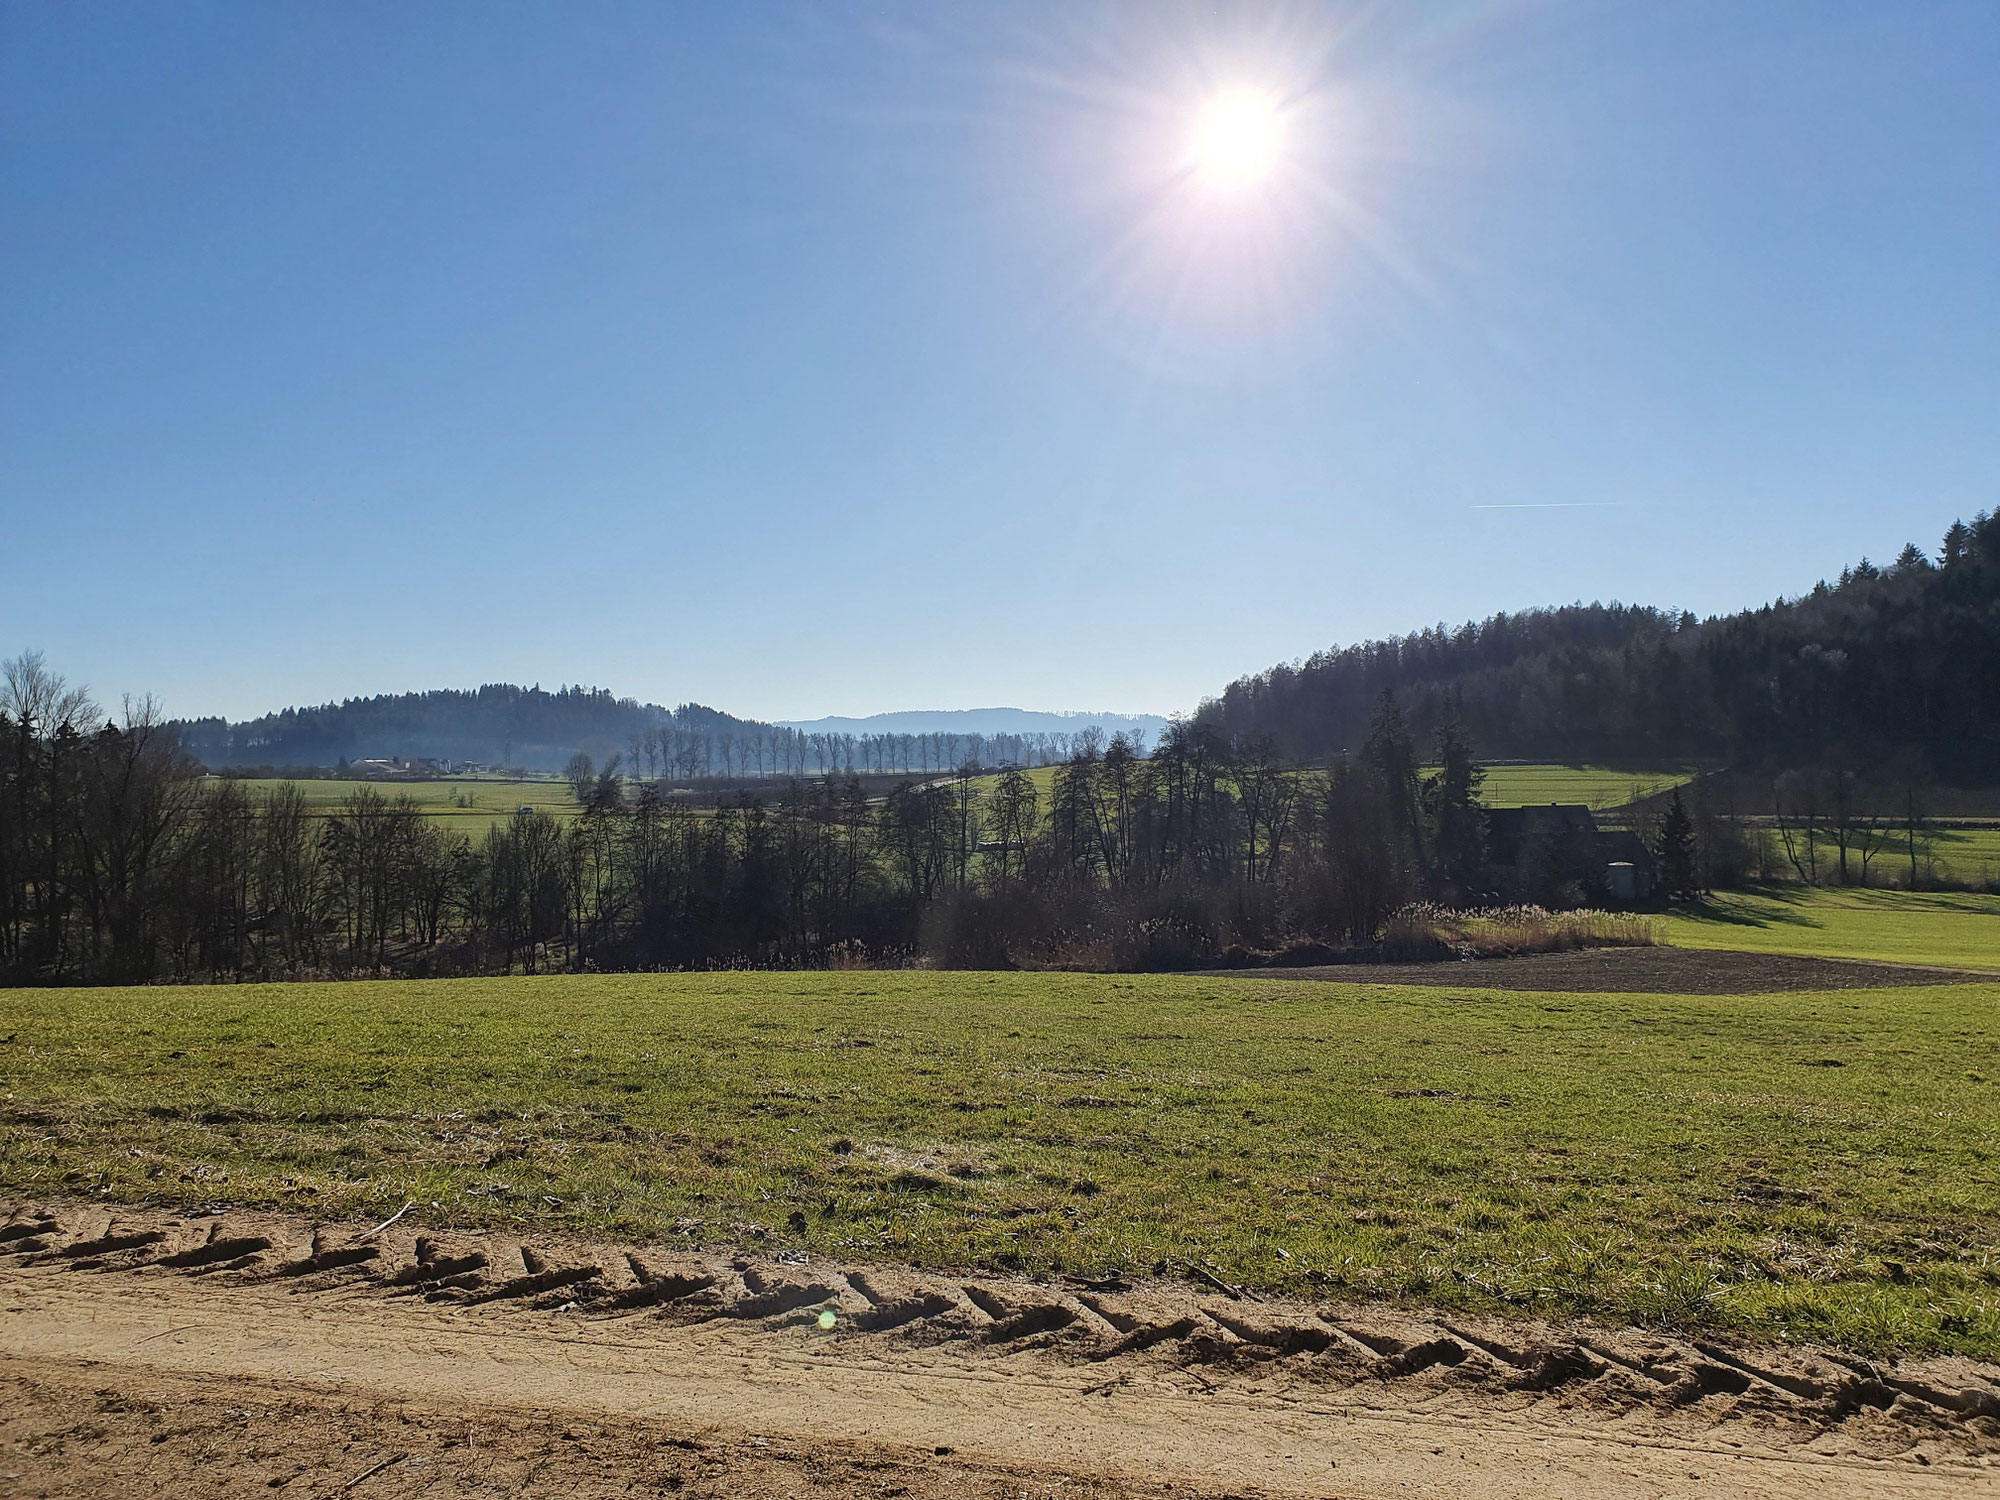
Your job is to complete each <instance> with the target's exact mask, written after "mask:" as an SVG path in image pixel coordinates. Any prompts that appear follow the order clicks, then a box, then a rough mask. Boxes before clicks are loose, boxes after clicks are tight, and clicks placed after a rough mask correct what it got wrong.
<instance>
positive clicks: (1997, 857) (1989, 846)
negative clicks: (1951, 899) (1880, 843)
mask: <svg viewBox="0 0 2000 1500" xmlns="http://www.w3.org/2000/svg"><path fill="white" fill-rule="evenodd" d="M1889 857H1890V856H1888V855H1883V856H1881V858H1882V859H1887V858H1889ZM1930 857H1931V859H1932V860H1933V861H1934V862H1935V863H1936V864H1937V866H1938V868H1939V869H1940V870H1941V872H1942V873H1944V874H1945V875H1948V876H1950V877H1951V878H1952V879H1954V880H1964V881H1974V880H1981V881H1995V882H2000V827H1987V828H1941V829H1939V830H1938V831H1937V833H1936V834H1935V835H1934V836H1933V838H1932V842H1931V847H1930Z"/></svg>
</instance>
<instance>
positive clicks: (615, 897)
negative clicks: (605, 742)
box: [0, 656, 1588, 983]
mask: <svg viewBox="0 0 2000 1500" xmlns="http://www.w3.org/2000/svg"><path fill="white" fill-rule="evenodd" d="M0 742H4V746H5V752H4V760H0V808H4V813H0V982H9V983H87V982H145V981H150V980H162V979H169V980H193V979H205V978H232V977H234V978H241V977H283V976H302V977H303V976H311V975H320V974H328V975H330V974H350V973H384V972H397V973H411V974H484V973H494V974H497V973H520V972H540V971H547V970H590V969H600V970H611V969H619V970H650V969H666V968H701V967H708V966H718V965H739V964H748V965H782V966H798V967H814V966H822V965H827V964H839V963H847V962H861V961H867V962H890V963H895V962H904V961H910V960H914V959H918V958H922V959H924V960H927V961H930V962H935V963H941V964H949V965H975V966H1005V965H1016V964H1035V965H1052V966H1057V965H1086V966H1090V967H1121V968H1135V967H1160V966H1170V965H1171V966H1180V965H1191V964H1199V963H1204V962H1208V961H1211V960H1213V959H1214V958H1215V957H1216V955H1218V954H1219V953H1221V952H1222V951H1223V950H1224V949H1225V948H1226V947H1228V946H1229V945H1231V944H1243V945H1247V946H1250V947H1258V948H1267V949H1268V948H1270V947H1273V946H1275V945H1282V944H1286V943H1299V942H1320V943H1349V942H1356V941H1363V942H1365V941H1367V940H1368V939H1369V938H1370V937H1371V936H1372V935H1373V934H1374V933H1375V932H1376V930H1377V929H1378V928H1379V927H1380V926H1381V924H1382V922H1383V921H1384V919H1385V918H1386V917H1387V915H1388V914H1389V913H1391V912H1393V911H1395V910H1396V909H1398V908H1399V907H1401V906H1402V905H1404V904H1406V903H1408V902H1410V901H1412V900H1419V899H1423V900H1433V901H1441V902H1464V901H1472V900H1478V899H1482V898H1483V897H1485V896H1486V895H1487V894H1488V886H1487V870H1486V847H1485V831H1484V830H1485V811H1484V808H1483V805H1482V803H1481V802H1480V799H1479V787H1480V771H1479V769H1478V767H1477V765H1476V764H1475V763H1474V761H1473V759H1472V748H1471V743H1470V741H1469V739H1467V737H1466V736H1465V735H1464V734H1463V732H1462V731H1461V730H1459V729H1458V728H1457V727H1456V726H1452V725H1446V726H1442V727H1440V728H1439V729H1438V730H1437V731H1435V732H1434V734H1433V735H1432V736H1431V737H1430V740H1429V743H1428V744H1427V745H1424V746H1420V745H1419V743H1418V741H1417V740H1416V738H1415V737H1414V736H1413V734H1412V733H1411V731H1410V729H1409V728H1408V727H1407V726H1406V725H1405V723H1404V722H1403V720H1402V718H1401V715H1400V714H1399V713H1398V712H1397V710H1396V709H1395V706H1394V705H1393V703H1385V704H1383V705H1382V706H1381V708H1380V711H1379V712H1378V714H1377V719H1376V723H1375V725H1374V728H1373V730H1372V732H1371V734H1370V736H1369V739H1368V741H1367V743H1366V744H1365V745H1364V746H1363V748H1362V750H1361V751H1360V752H1359V753H1358V754H1357V755H1355V756H1353V757H1351V758H1349V759H1347V760H1344V761H1341V762H1339V763H1337V764H1336V765H1335V766H1333V767H1332V768H1331V769H1330V770H1325V771H1308V770H1301V769H1299V768H1296V767H1293V766H1290V765H1287V764H1285V763H1283V762H1282V761H1280V760H1279V759H1278V757H1277V756H1276V754H1275V752H1274V750H1273V748H1272V746H1271V745H1270V744H1269V743H1268V742H1265V741H1252V740H1246V739H1240V738H1239V739H1231V738H1227V737H1224V736H1222V735H1220V734H1218V733H1216V732H1215V731H1214V730H1212V729H1210V728H1207V727H1204V726H1200V725H1195V724H1191V723H1180V724H1176V725H1174V726H1172V727H1171V728H1170V730H1169V732H1168V733H1167V734H1166V735H1165V736H1164V737H1163V740H1162V743H1161V744H1160V745H1159V746H1158V747H1157V749H1156V750H1155V751H1154V753H1153V754H1151V755H1150V756H1141V755H1139V754H1137V753H1136V752H1135V749H1134V747H1133V746H1132V745H1131V744H1130V743H1129V742H1127V741H1126V740H1124V739H1123V738H1121V737H1114V738H1113V739H1112V740H1111V741H1110V742H1109V743H1108V744H1104V745H1102V746H1100V745H1099V744H1097V743H1096V742H1095V741H1094V739H1092V738H1090V737H1088V736H1086V737H1084V738H1083V741H1082V743H1080V744H1078V745H1076V746H1075V747H1073V749H1072V751H1071V754H1070V755H1069V757H1068V758H1067V759H1065V760H1063V761H1062V762H1061V763H1059V764H1058V765H1057V766H1055V767H1054V769H1053V771H1052V772H1048V773H1042V774H1037V775H1031V774H1030V773H1029V772H1028V771H1026V770H1023V769H1021V768H1018V767H1016V768H1013V769H1010V770H1007V771H1005V772H1002V773H1000V774H999V775H997V776H983V777H982V776H976V775H974V774H972V773H971V771H970V770H969V769H967V768H963V767H962V768H959V769H957V770H954V771H951V772H948V773H945V774H941V775H934V776H929V777H912V778H907V779H904V780H902V781H901V782H899V783H898V784H897V785H896V786H895V787H894V788H893V789H891V790H890V791H889V792H888V793H887V794H886V795H871V794H870V792H869V791H868V790H866V789H865V788H864V786H863V783H862V781H861V780H860V778H859V777H857V776H851V775H845V774H832V773H830V774H825V775H821V776H817V777H793V778H789V779H786V780H784V781H783V782H781V783H779V784H778V785H777V786H776V787H775V788H774V790H773V792H772V793H771V794H770V795H768V796H766V795H757V794H753V793H749V792H745V793H742V794H739V795H738V796H736V797H735V798H734V799H733V800H732V801H730V802H729V803H728V804H727V805H725V806H723V807H721V808H719V809H714V810H710V809H704V808H697V807H695V806H693V805H691V804H690V803H689V802H688V801H687V800H684V799H680V798H677V797H675V796H674V795H672V794H671V792H669V791H668V790H666V789H665V788H664V787H663V786H662V785H661V784H660V783H659V782H658V781H657V780H646V779H643V778H640V779H634V778H631V777H628V776H626V775H625V774H624V773H623V770H622V768H621V767H620V766H618V765H615V764H614V765H607V766H604V767H601V768H595V769H592V770H590V771H589V773H588V774H585V773H584V768H582V767H581V766H579V767H577V768H576V772H577V774H576V776H575V778H574V780H573V783H572V784H573V788H574V791H575V795H576V802H577V807H576V810H575V813H574V815H573V816H571V817H568V818H561V817H556V816H552V815H550V814H549V813H546V812H541V811H533V810H523V811H521V812H518V813H516V814H515V815H514V816H513V817H511V818H510V819H507V820H505V821H504V822H500V823H498V824H496V825H495V826H494V827H493V828H492V829H491V830H490V831H488V832H486V833H484V834H483V835H481V836H480V837H478V838H468V837H466V836H465V835H463V834H458V833H453V832H450V831H448V830H447V829H446V828H445V827H444V826H443V825H442V824H440V823H438V822H435V821H432V820H430V819H427V818H426V817H425V816H424V815H423V813H422V812H421V810H420V809H419V807H418V806H417V805H416V804H415V803H414V802H412V801H411V800H410V799H409V798H407V797H406V796H400V795H396V794H394V792H393V789H390V788H382V787H377V786H375V785H372V784H366V783H363V784H357V785H356V786H355V787H354V789H353V790H352V791H351V792H350V793H349V794H348V795H347V796H346V797H345V798H343V799H341V800H340V801H338V802H337V803H333V804H330V805H328V804H319V805H315V804H313V803H311V802H310V801H308V799H307V798H306V796H305V795H304V794H303V793H302V792H301V791H300V790H299V788H297V787H296V786H293V785H281V786H279V787H277V788H275V789H274V790H271V791H269V792H268V793H262V794H259V793H253V792H252V791H250V790H248V789H247V788H246V787H245V786H244V785H243V784H242V783H241V782H237V781H231V780H227V779H221V778H214V777H209V776H205V775H203V774H202V773H201V771H200V768H199V767H198V765H197V764H196V763H195V762H194V760H193V759H192V758H191V757H190V756H188V755H187V754H186V753H185V751H184V750H183V749H182V748H181V747H180V745H179V743H178V739H177V735H176V733H175V731H174V729H173V727H172V726H171V725H170V724H167V723H166V722H164V721H163V720H162V719H161V718H160V716H159V714H158V712H157V710H156V709H155V708H154V707H153V706H152V705H151V704H150V703H146V702H140V703H137V704H132V703H128V704H127V705H126V707H125V710H124V712H123V713H122V714H121V715H119V716H118V717H117V718H115V719H106V718H105V716H104V715H103V714H102V713H101V712H100V711H99V710H98V709H97V708H96V706H95V705H94V704H92V703H91V702H90V700H89V698H88V695H86V694H83V693H81V692H80V691H78V690H76V689H74V688H71V687H70V686H68V685H67V684H66V683H64V681H63V680H62V679H61V678H60V677H59V676H57V675H55V674H54V673H52V672H50V671H49V670H48V669H47V667H46V666H45V665H44V664H43V663H42V661H41V660H40V658H38V657H35V656H26V657H22V658H17V659H16V660H14V661H12V662H9V663H6V664H5V666H4V671H0ZM1562 873H1563V872H1561V871H1554V870H1552V871H1551V872H1549V876H1550V879H1551V881H1552V882H1553V881H1556V880H1557V879H1558V877H1560V876H1561V875H1562ZM1583 873H1584V874H1586V875H1587V874H1588V871H1587V869H1586V870H1585V871H1583Z"/></svg>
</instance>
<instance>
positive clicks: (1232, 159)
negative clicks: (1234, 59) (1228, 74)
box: [1189, 88, 1281, 188]
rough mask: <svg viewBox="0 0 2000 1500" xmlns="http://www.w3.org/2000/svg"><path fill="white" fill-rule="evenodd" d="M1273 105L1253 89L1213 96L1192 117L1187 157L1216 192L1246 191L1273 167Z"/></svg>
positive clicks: (1275, 140)
mask: <svg viewBox="0 0 2000 1500" xmlns="http://www.w3.org/2000/svg"><path fill="white" fill-rule="evenodd" d="M1280 134H1281V132H1280V129H1279V121H1278V105H1277V101H1276V100H1274V99H1272V98H1271V96H1270V95H1268V94H1265V93H1263V92H1261V91H1259V90H1257V89H1246V88H1238V89H1230V90H1229V91H1228V92H1227V93H1223V94H1218V95H1216V96H1215V97H1214V98H1213V99H1211V100H1209V101H1208V103H1207V104H1206V105H1204V106H1203V107H1202V110H1201V113H1200V114H1198V115H1197V116H1195V122H1194V135H1193V138H1192V140H1191V141H1190V153H1189V154H1190V156H1191V158H1192V161H1193V164H1194V168H1195V171H1196V172H1198V173H1199V174H1200V175H1201V176H1202V177H1203V178H1204V179H1206V180H1207V181H1209V182H1211V183H1213V184H1215V185H1216V186H1217V187H1226V188H1237V187H1247V186H1249V185H1250V184H1252V183H1254V182H1258V181H1261V180H1262V179H1263V178H1265V177H1268V176H1269V175H1270V173H1271V169H1272V168H1273V167H1275V166H1277V164H1278V147H1279V136H1280Z"/></svg>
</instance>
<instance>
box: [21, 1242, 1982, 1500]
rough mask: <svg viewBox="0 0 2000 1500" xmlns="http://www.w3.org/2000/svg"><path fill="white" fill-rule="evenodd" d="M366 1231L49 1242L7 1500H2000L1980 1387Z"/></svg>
mask: <svg viewBox="0 0 2000 1500" xmlns="http://www.w3.org/2000/svg"><path fill="white" fill-rule="evenodd" d="M363 1227H364V1226H350V1225H339V1226H319V1227H315V1226H312V1225H309V1224H305V1223H302V1222H299V1221H291V1220H283V1219H279V1218H275V1217H270V1216H260V1215H251V1214H242V1215H239V1214H233V1213H232V1214H229V1215H227V1216H224V1217H220V1218H202V1217H194V1218H185V1219H180V1218H172V1217H169V1216H167V1215H162V1214H148V1213H144V1212H131V1213H126V1212H122V1211H121V1212H120V1213H118V1214H117V1215H116V1216H115V1217H114V1216H113V1215H112V1214H109V1213H107V1212H105V1211H103V1210H93V1209H88V1208H77V1207H73V1206H68V1205H56V1206H54V1207H53V1210H52V1211H23V1212H21V1213H18V1214H16V1215H15V1216H14V1217H13V1218H12V1219H11V1220H10V1221H9V1222H8V1223H7V1225H6V1227H5V1228H4V1229H0V1236H5V1238H0V1494H4V1495H16V1494H18V1495H64V1496H67V1495H77V1496H82V1495H85V1494H93V1495H94V1494H103V1493H133V1494H145V1493H154V1492H158V1493H169V1492H171V1493H175V1494H184V1493H190V1492H193V1490H191V1488H190V1487H191V1486H192V1487H194V1488H196V1489H199V1491H200V1492H201V1493H216V1494H233V1493H241V1494H245V1495H247V1494H250V1493H253V1492H256V1493H264V1494H269V1493H272V1492H273V1491H283V1492H284V1493H286V1494H288V1495H298V1494H311V1495H321V1496H327V1495H337V1494H346V1493H351V1494H357V1495H361V1496H364V1497H373V1496H394V1495H418V1494H440V1495H442V1494H453V1495H500V1494H534V1495H544V1494H546V1495H570V1494H580V1495H597V1494H623V1493H627V1492H628V1491H630V1492H636V1493H656V1494H658V1493H678V1494H695V1495H709V1494H714V1495H745V1496H767V1495H769V1496H776V1495H791V1494H807V1493H810V1494H813V1495H823V1496H830V1497H848V1496H854V1497H859V1496H863V1495H866V1496H884V1495H917V1496H932V1495H936V1496H944V1495H951V1496H992V1497H996V1500H997V1497H999V1496H1002V1495H1006V1496H1020V1495H1036V1496H1040V1495H1057V1494H1060V1495H1063V1496H1070V1495H1102V1496H1118V1497H1125V1496H1136V1495H1139V1494H1142V1493H1143V1494H1147V1495H1162V1494H1171V1495H1224V1494H1235V1495H1246V1494H1268V1495H1312V1496H1355V1497H1359V1496H1377V1495H1399V1496H1408V1495H1432V1494H1435V1495H1468V1496H1535V1497H1537V1500H1540V1497H1546V1496H1549V1495H1608V1496H1627V1495H1629V1496H1642V1495H1643V1496H1665V1495H1682V1494H1710V1495H1713V1494H1717V1493H1724V1492H1727V1493H1730V1494H1731V1495H1732V1497H1735V1496H1743V1497H1750V1496H1781V1495H1782V1496H1793V1495H1879V1496H1927V1495H1945V1494H1951V1495H1958V1496H1963V1495H1969V1494H2000V1470H1996V1468H1995V1467H1993V1465H1994V1464H1995V1462H1996V1461H2000V1369H1994V1368H1992V1367H1980V1366H1974V1365H1971V1364H1969V1363H1967V1362H1964V1361H1935V1362H1931V1363H1929V1364H1926V1365H1922V1366H1909V1367H1898V1368H1889V1369H1881V1370H1877V1369H1874V1368H1873V1367H1870V1366H1868V1365H1866V1364H1865V1363H1862V1362H1858V1361H1851V1360H1847V1359H1845V1358H1843V1357H1841V1356H1838V1355H1835V1354H1832V1353H1831V1352H1829V1351H1814V1350H1803V1349H1796V1348H1791V1349H1783V1350H1772V1349H1763V1350H1754V1349H1749V1348H1746V1347H1740V1346H1735V1345H1724V1344H1721V1343H1712V1342H1706V1341H1702V1342H1693V1341H1677V1340H1673V1339H1667V1338H1660V1337H1654V1336H1649V1335H1646V1334H1643V1333H1638V1332H1632V1331H1624V1332H1610V1331H1605V1330H1587V1329H1574V1328H1573V1329H1558V1328H1552V1327H1548V1326H1546V1325H1529V1324H1517V1323H1485V1322H1460V1321H1457V1320H1442V1321H1431V1320H1424V1319H1417V1318H1412V1317H1410V1316H1407V1315H1404V1314H1400V1313H1396V1312H1393V1311H1388V1310H1384V1309H1382V1308H1379V1307H1334V1306H1331V1305H1326V1306H1306V1305H1303V1304H1288V1305H1279V1304H1270V1303H1258V1302H1253V1301H1251V1300H1249V1299H1247V1298H1242V1297H1232V1296H1229V1295H1227V1294H1226V1292H1225V1291H1224V1290H1221V1289H1215V1288H1197V1287H1195V1286H1191V1285H1189V1284H1187V1283H1185V1282H1178V1283H1177V1282H1158V1283H1149V1284H1140V1285H1126V1284H1123V1283H1120V1284H1117V1285H1106V1284H1099V1285H1097V1286H1094V1287H1092V1286H1084V1285H1078V1284H1074V1283H1066V1284H1034V1283H1029V1282H1009V1281H1005V1280H1000V1279H995V1278H990V1277H951V1278H946V1277H941V1276H938V1275H935V1274H932V1273H916V1272H909V1271H899V1270H895V1269H883V1268H877V1267H869V1268H839V1267H834V1266H830V1265H826V1264H822V1263H813V1264H783V1263H778V1262H774V1261H771V1260H768V1259H762V1260H760V1259H754V1258H751V1257H748V1256H738V1257H734V1258H731V1257H727V1256H718V1255H714V1254H706V1253H687V1254H675V1253H673V1252H671V1251H658V1250H651V1251H649V1250H643V1249H642V1250H637V1251H634V1252H631V1253H630V1254H628V1253H627V1252H625V1251H623V1250H621V1249H618V1248H616V1247H608V1246H603V1245H591V1244H584V1243H580V1242H566V1241H560V1240H556V1239H552V1238H541V1237H538V1238H535V1239H532V1240H530V1241H529V1242H527V1243H525V1244H524V1243H521V1242H518V1241H507V1240H504V1239H497V1238H492V1237H478V1236H469V1235H450V1234H435V1235H433V1234H429V1233H424V1232H422V1231H421V1230H420V1228H419V1227H418V1226H416V1225H414V1224H412V1223H411V1222H410V1220H408V1219H406V1220H404V1221H402V1222H400V1223H398V1224H397V1225H395V1226H393V1227H391V1228H390V1229H389V1230H387V1231H385V1232H384V1233H383V1234H381V1235H380V1236H378V1237H377V1238H375V1239H373V1240H366V1239H361V1238H359V1237H358V1236H359V1234H360V1232H361V1231H362V1229H363ZM371 1251H372V1252H373V1253H372V1254H371V1253H370V1252H371ZM827 1314H831V1318H830V1319H829V1318H828V1317H827V1316H826V1315H827ZM828 1321H830V1322H831V1324H832V1326H831V1327H830V1328H828V1327H825V1326H823V1324H825V1323H826V1322H828Z"/></svg>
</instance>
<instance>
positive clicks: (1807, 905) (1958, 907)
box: [1656, 885, 2000, 974]
mask: <svg viewBox="0 0 2000 1500" xmlns="http://www.w3.org/2000/svg"><path fill="white" fill-rule="evenodd" d="M1656 920H1657V921H1658V922H1659V925H1660V930H1661V932H1662V934H1663V936H1664V937H1665V939H1666V941H1667V942H1669V943H1671V944H1673V945H1674V946H1675V947H1678V948H1737V949H1742V950H1745V951H1748V952H1753V953H1797V954H1803V955H1806V956H1808V957H1812V958H1856V959H1877V960H1881V961H1884V962H1889V963H1907V964H1940V965H1946V966H1952V965H1962V966H1964V967H1966V968H1969V969H1982V970H1990V971H1993V972H1994V973H1996V974H2000V896H1996V895H1988V894H1984V893H1981V892H1978V891H1892V890H1873V889H1868V888H1866V887H1859V886H1803V885H1784V886H1762V887H1759V888H1757V889H1755V890H1749V891H1718V892H1716V893H1715V894H1713V895H1711V896H1709V897H1708V898H1706V899H1705V900H1703V901H1702V902H1700V903H1699V904H1698V905H1696V906H1693V907H1681V908H1676V909H1675V910H1673V911H1670V912H1667V913H1665V914H1664V915H1662V916H1660V917H1659V918H1657V919H1656Z"/></svg>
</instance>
